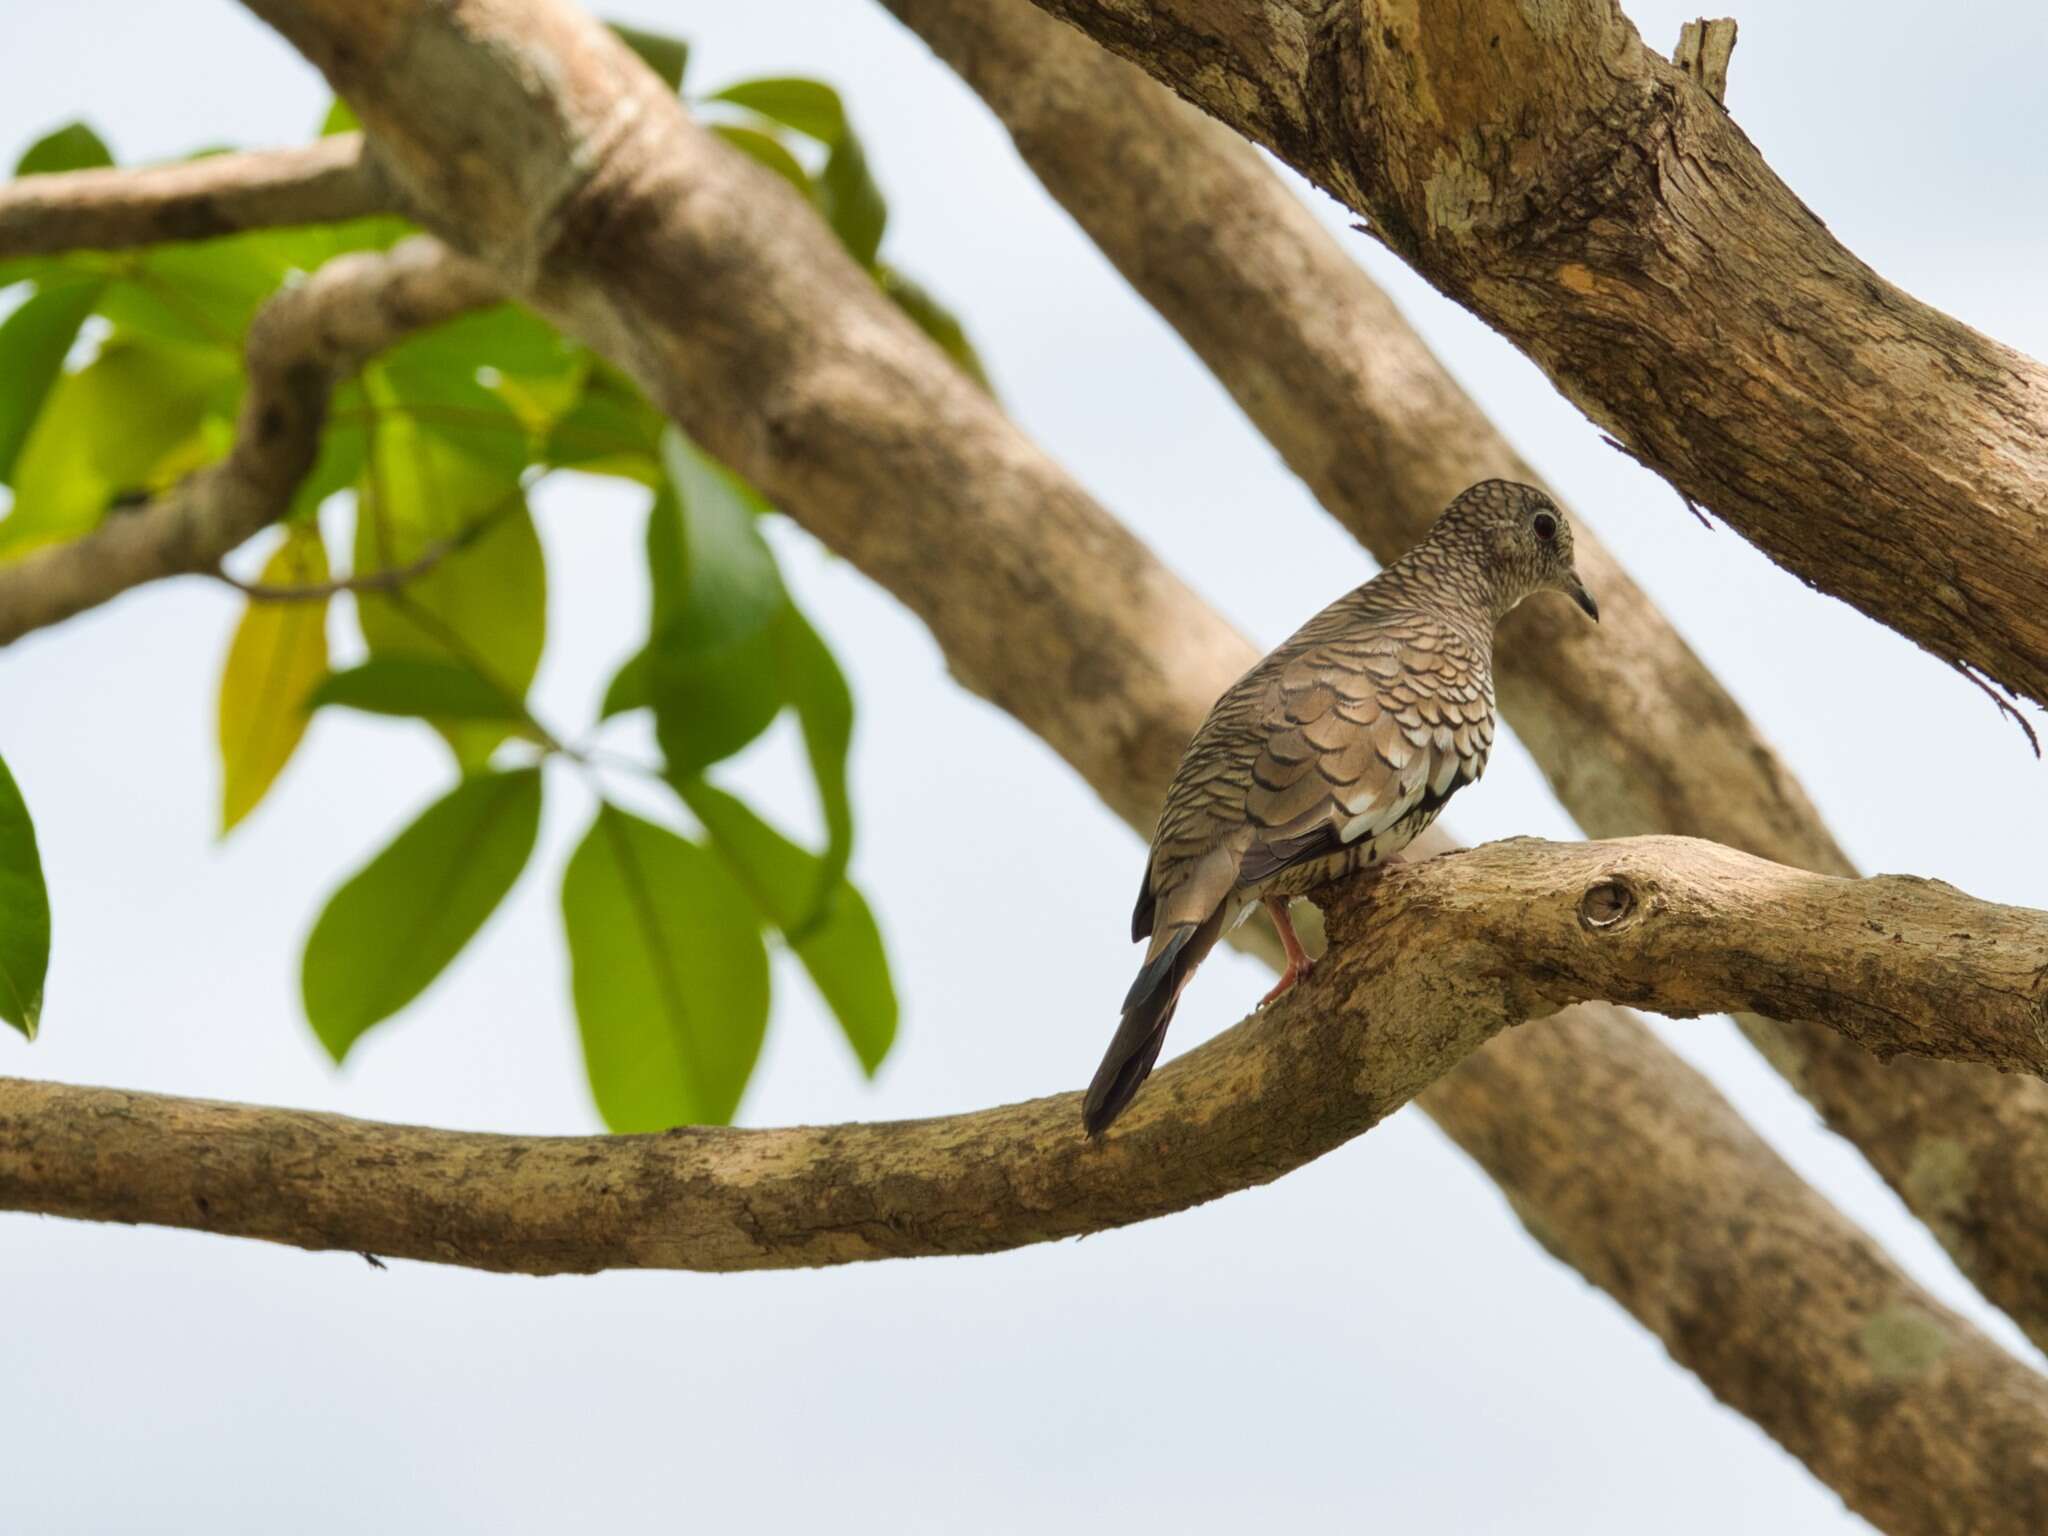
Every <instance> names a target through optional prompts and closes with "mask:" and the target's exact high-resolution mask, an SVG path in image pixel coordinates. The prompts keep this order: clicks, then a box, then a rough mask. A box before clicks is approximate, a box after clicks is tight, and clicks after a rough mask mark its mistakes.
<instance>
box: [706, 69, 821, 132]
mask: <svg viewBox="0 0 2048 1536" xmlns="http://www.w3.org/2000/svg"><path fill="white" fill-rule="evenodd" d="M710 100H712V101H729V102H731V103H732V104H733V105H734V106H736V107H745V108H746V109H747V110H748V111H749V112H758V113H760V114H761V116H763V117H765V118H768V119H769V120H770V121H772V122H777V123H781V124H782V125H783V126H784V127H785V128H794V129H795V130H796V131H797V132H798V133H801V134H804V135H806V136H807V137H810V138H813V139H816V140H817V141H818V142H819V143H820V144H823V145H826V146H827V147H828V148H829V147H830V146H832V145H834V144H837V143H838V142H839V141H840V140H841V139H842V138H844V137H845V135H846V107H845V105H844V104H843V103H842V102H841V101H840V99H839V93H838V92H837V91H835V90H833V89H832V87H831V86H829V85H827V84H825V82H824V81H822V80H800V79H795V78H778V79H768V80H742V81H740V82H739V84H737V85H729V86H727V87H726V88H725V89H724V90H722V91H715V92H713V93H712V95H711V97H710Z"/></svg>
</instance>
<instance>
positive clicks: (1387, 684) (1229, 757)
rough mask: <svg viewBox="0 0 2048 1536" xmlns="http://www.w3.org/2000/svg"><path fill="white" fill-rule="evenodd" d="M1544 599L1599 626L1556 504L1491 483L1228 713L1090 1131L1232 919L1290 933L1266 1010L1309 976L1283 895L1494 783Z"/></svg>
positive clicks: (1359, 865)
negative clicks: (1500, 663) (1259, 909)
mask: <svg viewBox="0 0 2048 1536" xmlns="http://www.w3.org/2000/svg"><path fill="white" fill-rule="evenodd" d="M1545 590H1549V591H1554V592H1562V593H1564V594H1565V595H1566V596H1568V597H1570V598H1571V599H1572V600H1573V601H1575V602H1576V603H1577V604H1578V605H1579V606H1580V607H1581V608H1583V609H1585V611H1586V614H1587V616H1588V617H1590V618H1593V619H1598V618H1599V617H1600V611H1599V608H1598V607H1597V606H1596V605H1595V603H1594V601H1593V597H1592V594H1591V593H1589V592H1587V590H1586V587H1585V584H1584V583H1583V582H1582V581H1580V580H1579V575H1578V572H1577V571H1576V570H1574V569H1573V568H1572V532H1571V526H1570V525H1569V524H1568V523H1567V522H1566V521H1565V517H1564V514H1563V513H1562V512H1560V511H1559V510H1558V508H1557V504H1556V503H1555V502H1553V501H1552V500H1551V499H1550V498H1549V497H1548V496H1546V495H1544V494H1543V493H1542V492H1541V491H1539V490H1536V489H1534V488H1533V487H1531V486H1526V485H1518V484H1516V483H1514V482H1513V481H1510V480H1486V481H1482V482H1481V483H1480V484H1478V485H1475V486H1473V487H1472V488H1471V489H1470V490H1468V491H1466V492H1465V493H1464V494H1463V495H1462V496H1460V497H1459V498H1458V499H1457V500H1456V501H1454V502H1452V503H1451V504H1450V506H1449V507H1448V508H1446V509H1445V511H1444V513H1443V515H1442V516H1441V517H1439V518H1438V519H1437V520H1436V523H1435V525H1434V526H1433V527H1431V529H1430V530H1429V536H1428V537H1427V538H1425V539H1424V540H1423V541H1422V542H1421V543H1420V544H1418V545H1416V546H1415V548H1413V549H1411V550H1410V551H1408V553H1407V554H1405V555H1403V556H1402V557H1401V558H1400V559H1398V560H1396V561H1395V562H1394V563H1393V564H1392V565H1390V566H1388V567H1387V568H1386V569H1385V570H1384V571H1382V572H1380V574H1379V575H1377V576H1375V577H1374V578H1373V579H1372V580H1371V581H1368V582H1367V583H1366V584H1365V585H1364V586H1362V587H1359V588H1357V589H1356V590H1355V591H1352V592H1349V593H1347V594H1346V595H1345V596H1343V597H1340V598H1338V599H1337V601H1336V602H1334V603H1332V604H1331V605H1330V606H1329V607H1327V608H1325V609H1324V610H1323V611H1322V612H1321V613H1319V614H1317V615H1316V616H1315V617H1314V618H1312V619H1310V620H1309V621H1308V622H1307V623H1306V624H1304V625H1302V627H1301V628H1300V629H1299V630H1297V631H1295V633H1294V635H1293V636H1292V637H1291V638H1289V639H1288V640H1287V642H1286V643H1285V644H1284V645H1282V646H1281V647H1280V648H1279V649H1278V650H1276V651H1274V652H1273V653H1272V654H1271V655H1270V656H1268V657H1266V658H1265V660H1263V661H1261V662H1260V663H1259V664H1258V665H1257V666H1255V667H1253V668H1252V669H1251V671H1249V672H1247V673H1246V674H1245V675H1244V676H1243V677H1242V678H1240V679H1239V680H1238V681H1237V683H1236V684H1235V685H1233V686H1232V687H1231V689H1230V690H1229V692H1227V693H1225V694H1224V695H1223V697H1222V698H1220V699H1218V700H1217V701H1216V704H1215V706H1214V707H1213V708H1212V709H1211V710H1210V711H1209V717H1208V719H1206V720H1204V721H1203V722H1202V728H1201V729H1200V730H1199V731H1197V732H1196V733H1195V738H1194V740H1193V741H1192V742H1190V743H1189V744H1188V750H1187V755H1186V756H1185V757H1183V758H1182V759H1181V764H1180V768H1179V771H1177V772H1176V773H1175V774H1174V776H1173V784H1172V786H1171V787H1170V788H1169V789H1168V790H1167V792H1166V807H1165V809H1164V810H1162V811H1161V812H1160V815H1159V828H1158V831H1157V832H1156V833H1155V834H1154V836H1153V840H1152V855H1151V858H1150V860H1149V861H1148V862H1147V864H1146V867H1145V881H1144V885H1143V887H1142V888H1141V889H1140V890H1139V892H1138V906H1137V910H1136V911H1135V912H1134V913H1133V914H1132V916H1131V937H1132V938H1133V939H1145V938H1149V939H1150V940H1151V941H1152V943H1151V947H1150V948H1149V949H1147V950H1146V952H1145V964H1144V967H1143V968H1142V969H1141V970H1140V971H1139V972H1138V979H1137V980H1136V981H1135V982H1133V983H1132V985H1131V990H1130V993H1129V994H1128V995H1127V996H1126V997H1125V998H1124V1006H1123V1023H1122V1024H1121V1025H1120V1026H1119V1027H1118V1029H1117V1032H1116V1038H1115V1039H1114V1040H1112V1041H1111V1042H1110V1046H1109V1053H1108V1054H1107V1055H1106V1056H1104V1057H1103V1058H1102V1066H1101V1067H1100V1068H1099V1069H1098V1070H1097V1072H1096V1074H1095V1081H1094V1082H1093V1083H1092V1084H1091V1085H1090V1086H1089V1089H1088V1097H1087V1100H1086V1102H1085V1103H1084V1105H1083V1107H1082V1111H1081V1119H1082V1124H1083V1126H1084V1127H1085V1128H1086V1130H1087V1132H1088V1134H1089V1135H1090V1136H1100V1135H1101V1134H1102V1133H1103V1132H1104V1131H1105V1130H1107V1129H1108V1128H1109V1124H1110V1122H1111V1121H1113V1120H1114V1119H1116V1117H1117V1116H1118V1115H1119V1114H1121V1113H1122V1112H1123V1110H1124V1108H1125V1106H1127V1105H1128V1104H1129V1103H1130V1102H1131V1099H1132V1098H1133V1097H1134V1096H1135V1095H1136V1093H1137V1091H1138V1087H1139V1085H1140V1084H1141V1083H1143V1082H1144V1081H1145V1077H1146V1074H1147V1073H1149V1072H1150V1071H1151V1070H1152V1064H1153V1063H1154V1062H1155V1061H1157V1060H1158V1059H1159V1047H1160V1045H1161V1043H1162V1042H1163V1041H1164V1040H1165V1038H1166V1026H1167V1025H1168V1024H1169V1023H1170V1022H1172V1019H1173V1010H1174V1005H1175V1004H1176V1003H1177V1002H1179V1000H1180V994H1181V989H1182V988H1183V987H1185V986H1186V985H1187V983H1188V978H1189V977H1190V976H1191V975H1193V974H1194V970H1195V967H1196V966H1198V965H1200V964H1201V963H1202V959H1203V957H1204V956H1205V955H1207V954H1208V953H1209V951H1210V949H1211V948H1213V947H1214V946H1215V943H1216V940H1217V939H1218V938H1219V937H1220V936H1221V935H1222V934H1223V933H1224V932H1225V931H1226V930H1228V929H1229V928H1230V927H1231V925H1232V924H1234V923H1236V922H1237V921H1239V920H1240V919H1242V918H1243V917H1245V916H1246V915H1247V914H1249V913H1250V911H1251V909H1252V907H1253V906H1254V905H1255V904H1257V903H1263V904H1264V905H1265V908H1266V911H1267V912H1268V913H1269V914H1270V915H1271V917H1272V919H1273V925H1274V927H1276V928H1277V929H1278V930H1279V931H1280V942H1281V943H1282V944H1283V945H1284V946H1285V947H1286V950H1287V970H1286V973H1285V974H1284V975H1282V976H1281V978H1280V983H1279V985H1278V986H1276V987H1274V988H1273V990H1272V991H1271V992H1269V993H1267V994H1266V998H1265V1001H1266V1002H1271V1001H1272V1000H1273V999H1274V998H1276V997H1278V996H1279V995H1280V994H1281V993H1283V992H1285V991H1286V990H1287V989H1288V988H1289V987H1291V986H1292V985H1293V984H1294V983H1295V981H1296V980H1298V979H1299V978H1300V977H1301V976H1302V975H1304V974H1305V973H1306V972H1307V971H1308V969H1309V967H1310V961H1309V958H1308V956H1307V955H1306V954H1304V953H1303V952H1302V948H1301V944H1300V941H1299V940H1298V939H1296V937H1295V934H1294V927H1293V925H1292V923H1290V922H1289V920H1288V916H1287V901H1288V898H1289V897H1292V896H1299V895H1302V894H1304V893H1305V892H1308V891H1311V890H1313V889H1315V888H1316V887H1317V886H1320V885H1325V884H1327V883H1329V882H1330V881H1332V880H1336V879H1338V878H1340V877H1342V876H1344V875H1348V874H1350V873H1351V872H1352V871H1354V870H1358V869H1364V868H1368V867H1377V866H1381V865H1383V864H1384V863H1385V861H1386V860H1387V859H1389V858H1390V857H1392V856H1393V855H1394V854H1396V853H1398V852H1399V851H1400V850H1401V849H1402V848H1404V847H1406V846H1407V845H1408V844H1409V843H1410V842H1412V841H1413V840H1414V839H1415V837H1416V836H1417V835H1418V834H1419V833H1421V831H1422V829H1423V828H1425V827H1427V826H1428V825H1429V824H1430V823H1431V822H1432V821H1434V820H1436V817H1437V813H1438V812H1439V811H1441V810H1442V809H1443V807H1444V802H1445V801H1447V800H1449V799H1450V798H1451V796H1452V795H1453V794H1455V793H1457V791H1458V790H1459V789H1461V788H1462V787H1463V786H1465V785H1467V784H1470V783H1471V782H1472V781H1473V780H1475V779H1477V778H1478V777H1479V775H1480V773H1481V771H1482V770H1483V769H1484V768H1485V767H1486V754H1487V751H1488V749H1490V748H1491V747H1492V745H1493V629H1494V626H1495V625H1496V624H1498V623H1499V622H1500V620H1501V619H1502V618H1503V617H1504V616H1505V615H1506V614H1507V612H1508V610H1509V609H1511V608H1513V607H1514V606H1515V605H1516V604H1517V603H1519V602H1520V601H1521V600H1522V599H1523V598H1525V597H1527V596H1529V595H1530V594H1531V593H1533V592H1541V591H1545Z"/></svg>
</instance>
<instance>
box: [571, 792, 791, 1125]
mask: <svg viewBox="0 0 2048 1536" xmlns="http://www.w3.org/2000/svg"><path fill="white" fill-rule="evenodd" d="M752 913H753V908H752V903H751V902H750V901H749V900H748V898H747V895H746V893H745V891H744V890H742V889H741V888H740V887H739V886H738V885H737V884H736V883H735V881H734V880H733V877H732V875H731V874H729V873H728V872H727V869H726V867H725V865H724V864H723V863H722V862H721V861H720V860H718V859H715V858H713V857H712V856H711V855H710V854H709V853H707V852H706V851H705V850H704V849H702V848H700V847H698V846H697V845H696V844H695V843H692V842H690V841H688V840H687V839H685V838H682V837H679V836H677V835H676V834H675V833H674V832H671V831H669V830H667V829H666V828H664V827H658V826H656V825H654V824H653V823H652V822H647V821H642V820H641V819H640V818H638V817H637V816H631V815H628V814H627V813H626V812H624V811H621V810H619V809H618V808H617V807H616V806H612V805H609V804H607V805H601V806H600V807H599V808H598V813H597V819H596V821H595V822H594V823H592V825H591V828H590V831H589V833H588V834H587V835H586V836H585V837H584V839H583V842H582V844H581V845H580V846H579V847H578V848H577V850H576V853H575V855H574V857H572V858H571V859H570V860H569V867H568V869H567V871H566V872H565V873H564V875H563V877H562V924H563V928H564V930H565V932H566V933H567V935H568V940H569V969H570V988H571V993H572V995H573V997H574V999H575V1004H576V1020H577V1024H578V1026H579V1027H580V1029H581V1031H582V1035H583V1060H584V1064H585V1066H586V1067H587V1068H588V1070H589V1073H590V1086H591V1091H592V1093H593V1094H594V1095H595V1096H596V1099H597V1107H598V1112H599V1113H600V1114H601V1115H603V1117H604V1122H605V1124H606V1125H607V1126H609V1127H610V1128H611V1129H612V1130H614V1131H659V1130H666V1129H667V1128H668V1127H670V1126H674V1125H689V1124H702V1125H724V1124H726V1123H727V1122H729V1121H730V1120H731V1119H732V1115H733V1111H734V1110H735V1109H737V1108H738V1107H739V1101H740V1095H741V1093H742V1092H743V1091H744V1090H745V1088H746V1085H747V1079H748V1078H749V1077H750V1076H751V1075H752V1074H753V1070H754V1063H755V1060H756V1059H757V1058H758V1057H759V1056H760V1053H761V1040H762V1037H763V1036H764V1035H765V1034H766V1032H767V1028H768V956H767V952H766V950H765V949H764V948H763V946H762V943H761V934H760V929H759V928H758V927H757V925H756V924H755V922H754V919H753V915H752Z"/></svg>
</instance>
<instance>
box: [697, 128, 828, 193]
mask: <svg viewBox="0 0 2048 1536" xmlns="http://www.w3.org/2000/svg"><path fill="white" fill-rule="evenodd" d="M711 131H712V132H713V133H715V134H717V135H718V136H719V137H720V138H721V139H723V140H725V142H726V143H728V144H730V145H732V147H733V148H734V149H737V150H739V151H740V152H741V153H742V154H745V155H748V156H750V157H751V158H753V159H755V160H758V161H760V162H761V163H762V164H763V165H765V166H767V167H768V169H769V170H771V171H773V172H774V173H775V174H776V175H778V176H780V177H781V178H782V179H783V180H784V181H786V182H788V183H789V184H790V185H791V186H793V187H795V188H796V189H797V191H799V192H801V193H803V195H804V200H805V201H806V202H808V201H809V200H810V196H811V178H810V175H809V173H808V172H806V171H805V170H804V168H803V166H802V165H801V164H800V163H799V162H798V160H797V158H796V156H795V155H792V154H791V153H790V152H789V149H788V147H787V146H786V145H784V143H783V142H782V140H780V139H778V138H776V137H775V136H774V135H773V134H769V133H763V132H761V131H760V130H759V129H758V128H742V127H740V126H739V125H738V124H737V123H713V124H712V125H711Z"/></svg>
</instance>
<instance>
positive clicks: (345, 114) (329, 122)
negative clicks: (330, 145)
mask: <svg viewBox="0 0 2048 1536" xmlns="http://www.w3.org/2000/svg"><path fill="white" fill-rule="evenodd" d="M362 131H363V123H362V119H361V118H359V117H357V116H356V109H355V108H354V107H352V106H350V105H349V104H348V103H347V102H345V101H343V100H342V99H341V98H340V97H339V96H337V97H335V98H334V100H333V102H332V103H331V104H330V105H329V106H328V108H327V115H326V116H325V117H323V118H322V119H321V120H320V137H321V138H323V139H331V138H333V137H334V135H335V134H337V133H361V132H362Z"/></svg>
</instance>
